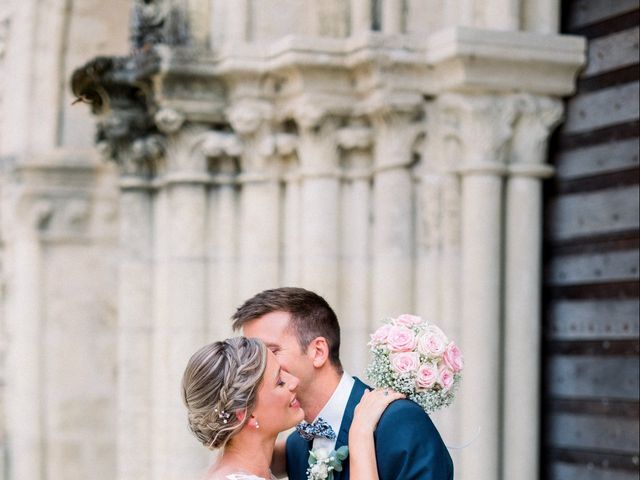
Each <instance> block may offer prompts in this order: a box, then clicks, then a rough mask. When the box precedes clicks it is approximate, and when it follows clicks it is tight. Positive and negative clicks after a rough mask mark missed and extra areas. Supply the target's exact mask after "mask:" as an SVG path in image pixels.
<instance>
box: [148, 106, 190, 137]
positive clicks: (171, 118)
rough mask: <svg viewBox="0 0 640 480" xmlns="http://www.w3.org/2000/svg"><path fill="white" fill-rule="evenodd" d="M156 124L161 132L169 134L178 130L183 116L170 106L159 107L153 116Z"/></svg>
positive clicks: (183, 119) (182, 122)
mask: <svg viewBox="0 0 640 480" xmlns="http://www.w3.org/2000/svg"><path fill="white" fill-rule="evenodd" d="M153 119H154V121H155V124H156V126H157V127H158V129H159V130H160V131H161V132H162V133H166V134H171V133H175V132H177V131H178V130H180V127H182V125H183V124H184V121H185V116H184V114H183V113H182V112H179V111H177V110H174V109H172V108H161V109H160V110H158V112H157V113H156V114H155V115H154V117H153Z"/></svg>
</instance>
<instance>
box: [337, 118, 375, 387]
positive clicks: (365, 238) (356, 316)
mask: <svg viewBox="0 0 640 480" xmlns="http://www.w3.org/2000/svg"><path fill="white" fill-rule="evenodd" d="M372 141H373V138H372V132H371V129H370V128H369V127H367V126H366V125H363V124H357V123H356V124H353V125H351V126H349V127H346V128H343V129H341V130H339V131H338V145H339V146H340V147H341V148H342V155H343V165H344V166H345V171H344V177H343V179H344V183H343V187H342V199H341V202H340V203H341V205H340V210H341V211H340V218H341V222H342V224H341V235H340V253H341V255H340V259H341V260H340V291H341V292H345V295H343V296H342V297H341V298H340V304H339V307H338V309H339V312H340V313H339V315H340V321H341V323H342V332H343V336H344V337H345V338H348V339H349V348H348V349H345V351H344V352H343V353H342V355H341V357H342V359H343V361H344V364H345V368H346V369H347V370H348V371H349V372H351V373H352V374H353V375H358V376H362V375H363V374H364V370H365V368H366V362H367V356H368V352H369V347H368V346H367V343H368V342H369V333H370V332H371V331H373V327H374V322H373V321H372V318H371V311H370V308H369V302H370V299H371V283H370V276H369V273H370V271H369V260H370V258H371V250H370V243H371V242H370V234H371V228H370V220H369V211H370V208H371V187H370V182H371V167H372V163H373V158H372V152H371V145H372Z"/></svg>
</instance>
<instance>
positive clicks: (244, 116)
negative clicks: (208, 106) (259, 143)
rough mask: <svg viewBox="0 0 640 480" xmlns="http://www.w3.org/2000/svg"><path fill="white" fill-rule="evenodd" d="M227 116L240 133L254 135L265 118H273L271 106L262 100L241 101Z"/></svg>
mask: <svg viewBox="0 0 640 480" xmlns="http://www.w3.org/2000/svg"><path fill="white" fill-rule="evenodd" d="M227 117H228V119H229V123H231V126H232V127H233V129H234V130H235V131H236V132H238V133H239V134H240V135H252V134H254V133H255V132H256V131H257V130H258V128H259V127H260V125H261V124H262V123H263V122H264V121H265V120H268V119H270V118H271V108H270V107H269V106H268V105H267V104H266V103H264V102H260V101H241V102H238V103H237V104H235V105H233V106H232V107H231V108H230V109H229V110H228V111H227Z"/></svg>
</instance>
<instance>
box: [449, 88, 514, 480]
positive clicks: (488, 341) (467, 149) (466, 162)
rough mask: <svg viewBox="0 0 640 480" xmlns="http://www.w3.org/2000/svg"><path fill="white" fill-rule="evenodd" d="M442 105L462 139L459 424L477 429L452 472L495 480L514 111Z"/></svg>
mask: <svg viewBox="0 0 640 480" xmlns="http://www.w3.org/2000/svg"><path fill="white" fill-rule="evenodd" d="M441 102H442V104H443V106H445V108H447V107H451V109H452V110H453V111H456V113H455V115H456V116H457V118H458V122H459V125H460V127H459V128H460V139H461V141H463V142H464V151H463V159H462V164H461V166H460V169H459V171H460V174H461V175H462V262H463V263H462V292H461V295H462V296H461V302H462V335H461V342H460V343H461V348H462V350H463V352H464V354H465V358H466V369H465V379H464V382H463V385H462V387H461V390H460V393H459V397H458V398H459V400H460V402H461V413H462V415H461V419H460V424H461V425H462V426H463V427H464V428H465V430H466V431H467V432H470V434H471V435H473V434H474V433H475V432H476V431H478V430H479V432H480V433H479V436H478V438H477V439H476V441H475V442H474V444H473V447H472V448H468V449H466V450H465V451H463V452H462V455H461V462H460V463H459V469H458V471H459V472H460V477H461V478H462V479H481V480H493V479H496V478H499V472H500V464H499V461H500V437H499V435H500V431H499V428H500V417H499V412H500V389H501V378H500V377H501V364H502V363H501V355H500V347H501V338H502V329H501V322H500V316H501V288H502V283H501V273H502V272H501V264H502V238H501V237H502V207H503V204H502V184H503V178H502V176H503V174H504V172H505V165H504V148H505V145H506V142H507V141H508V140H509V139H510V137H511V132H512V129H511V124H512V121H513V108H512V103H511V102H510V100H509V99H503V98H500V97H497V98H496V97H472V96H462V95H446V96H444V97H443V98H442V99H441Z"/></svg>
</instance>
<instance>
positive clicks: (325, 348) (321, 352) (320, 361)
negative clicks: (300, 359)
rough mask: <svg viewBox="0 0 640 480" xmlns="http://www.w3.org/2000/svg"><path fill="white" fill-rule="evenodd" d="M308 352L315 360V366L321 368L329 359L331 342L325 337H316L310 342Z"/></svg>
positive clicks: (313, 360)
mask: <svg viewBox="0 0 640 480" xmlns="http://www.w3.org/2000/svg"><path fill="white" fill-rule="evenodd" d="M307 354H308V355H309V357H310V358H311V360H312V362H313V366H314V367H316V368H320V367H322V366H324V364H325V363H327V360H329V344H328V343H327V339H326V338H324V337H316V338H314V339H313V340H311V342H310V343H309V346H308V347H307Z"/></svg>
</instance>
